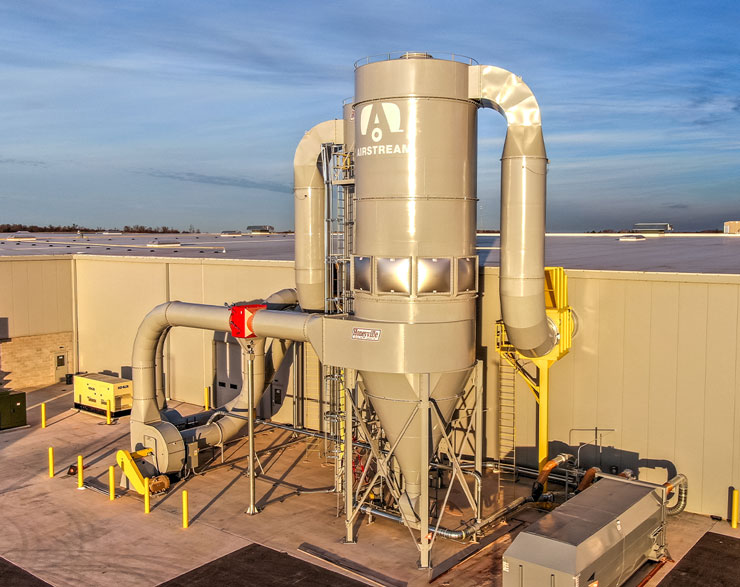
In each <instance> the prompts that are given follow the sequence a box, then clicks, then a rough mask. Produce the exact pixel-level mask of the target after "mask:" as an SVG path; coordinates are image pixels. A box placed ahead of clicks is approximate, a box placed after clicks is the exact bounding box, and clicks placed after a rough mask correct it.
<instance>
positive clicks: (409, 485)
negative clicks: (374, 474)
mask: <svg viewBox="0 0 740 587" xmlns="http://www.w3.org/2000/svg"><path fill="white" fill-rule="evenodd" d="M361 375H362V379H363V381H364V382H365V395H367V397H368V398H369V399H370V403H371V404H372V406H373V408H374V409H375V411H376V412H377V414H378V418H380V424H381V426H382V427H383V430H384V431H385V435H386V436H387V438H388V440H389V441H390V443H391V446H392V445H394V444H396V441H398V438H399V436H400V435H401V432H402V431H403V429H404V426H405V424H406V422H407V421H408V419H409V417H410V416H411V414H412V413H413V411H414V408H415V407H416V406H417V405H418V402H419V400H420V399H421V396H420V395H419V394H420V393H426V389H420V390H416V389H414V379H415V378H416V379H417V380H418V376H414V375H411V374H398V373H378V372H369V371H361ZM469 375H470V369H464V370H462V371H452V372H447V373H432V374H430V389H431V394H430V397H431V398H432V399H434V400H435V401H436V402H437V406H438V407H439V411H440V412H441V413H442V419H443V420H444V423H445V426H446V425H447V422H449V420H450V417H451V416H452V413H453V412H454V410H455V406H456V405H457V402H458V400H459V399H460V396H461V395H462V392H463V388H464V385H465V382H466V381H467V379H468V376H469ZM433 409H434V408H432V410H433ZM430 417H431V420H430V423H429V430H430V432H431V434H430V436H431V438H430V445H429V456H430V457H431V456H432V455H433V454H434V451H436V450H437V447H438V446H439V441H440V440H441V438H442V431H443V428H442V426H441V425H440V422H439V419H438V418H437V417H436V416H435V415H434V414H430ZM421 449H422V439H421V414H420V413H419V412H417V413H416V414H415V415H414V417H413V418H412V420H411V422H410V423H409V426H408V428H406V432H405V433H404V435H403V438H401V440H400V441H398V445H397V446H396V450H395V451H394V453H393V455H394V456H395V457H396V459H397V461H398V464H399V466H400V467H401V473H403V477H404V480H405V483H406V485H405V489H406V493H407V494H408V498H409V501H410V502H411V505H412V506H413V508H414V510H415V511H416V512H417V513H418V508H417V502H418V499H419V495H420V494H421V484H422V483H426V482H428V481H427V471H428V468H429V463H422V462H421Z"/></svg>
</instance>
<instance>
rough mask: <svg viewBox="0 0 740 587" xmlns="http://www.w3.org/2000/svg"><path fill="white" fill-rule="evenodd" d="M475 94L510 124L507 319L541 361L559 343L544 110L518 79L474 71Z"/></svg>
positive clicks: (515, 340)
mask: <svg viewBox="0 0 740 587" xmlns="http://www.w3.org/2000/svg"><path fill="white" fill-rule="evenodd" d="M469 93H470V96H471V98H475V99H478V100H479V101H480V103H481V105H482V106H485V107H491V108H494V109H495V110H497V111H498V112H500V113H501V114H502V115H503V116H504V117H505V118H506V121H507V123H508V129H507V132H506V141H505V143H504V151H503V155H502V158H501V272H500V284H501V291H500V295H501V316H502V319H503V322H504V326H505V327H506V333H507V335H508V337H509V341H510V342H511V344H512V345H513V346H514V347H515V348H516V349H517V350H518V351H519V352H520V353H521V354H522V355H524V356H527V357H540V356H543V355H546V354H547V353H548V352H550V351H551V350H552V349H553V347H554V346H555V345H556V344H557V342H558V332H557V328H556V327H555V325H554V324H552V323H551V322H550V321H549V320H548V318H547V314H546V312H545V294H544V288H545V275H544V266H545V201H546V182H547V153H546V151H545V141H544V138H543V134H542V124H541V117H540V109H539V105H538V104H537V100H536V99H535V97H534V95H533V94H532V91H531V90H530V88H529V87H528V86H527V84H525V83H524V82H523V81H522V79H521V78H520V77H518V76H516V75H514V74H513V73H511V72H509V71H506V70H503V69H500V68H498V67H492V66H488V65H486V66H476V67H471V69H470V76H469Z"/></svg>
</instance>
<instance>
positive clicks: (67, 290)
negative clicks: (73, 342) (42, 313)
mask: <svg viewBox="0 0 740 587" xmlns="http://www.w3.org/2000/svg"><path fill="white" fill-rule="evenodd" d="M54 267H55V269H56V281H57V291H56V296H57V297H56V307H57V316H58V317H59V324H58V329H59V331H60V332H69V331H71V330H72V322H73V319H72V316H73V314H74V310H73V304H74V302H73V300H72V259H64V260H57V261H54Z"/></svg>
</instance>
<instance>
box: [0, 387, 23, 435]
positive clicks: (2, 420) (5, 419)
mask: <svg viewBox="0 0 740 587" xmlns="http://www.w3.org/2000/svg"><path fill="white" fill-rule="evenodd" d="M25 425H26V394H25V392H23V391H10V390H0V430H7V429H8V428H17V427H18V426H25Z"/></svg>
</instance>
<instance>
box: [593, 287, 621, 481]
mask: <svg viewBox="0 0 740 587" xmlns="http://www.w3.org/2000/svg"><path fill="white" fill-rule="evenodd" d="M598 286H599V292H598V293H599V315H598V319H599V332H598V336H599V339H598V353H597V362H598V377H599V379H598V388H597V392H598V395H597V400H598V407H597V409H598V418H597V421H596V423H597V424H598V426H599V428H613V429H614V432H606V433H605V434H604V446H605V447H610V446H611V447H619V446H622V389H623V387H624V320H625V317H624V309H625V303H626V302H625V297H626V290H627V288H626V285H625V283H624V282H614V281H604V280H598ZM619 465H620V466H621V467H624V466H626V464H624V463H622V460H621V459H619Z"/></svg>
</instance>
